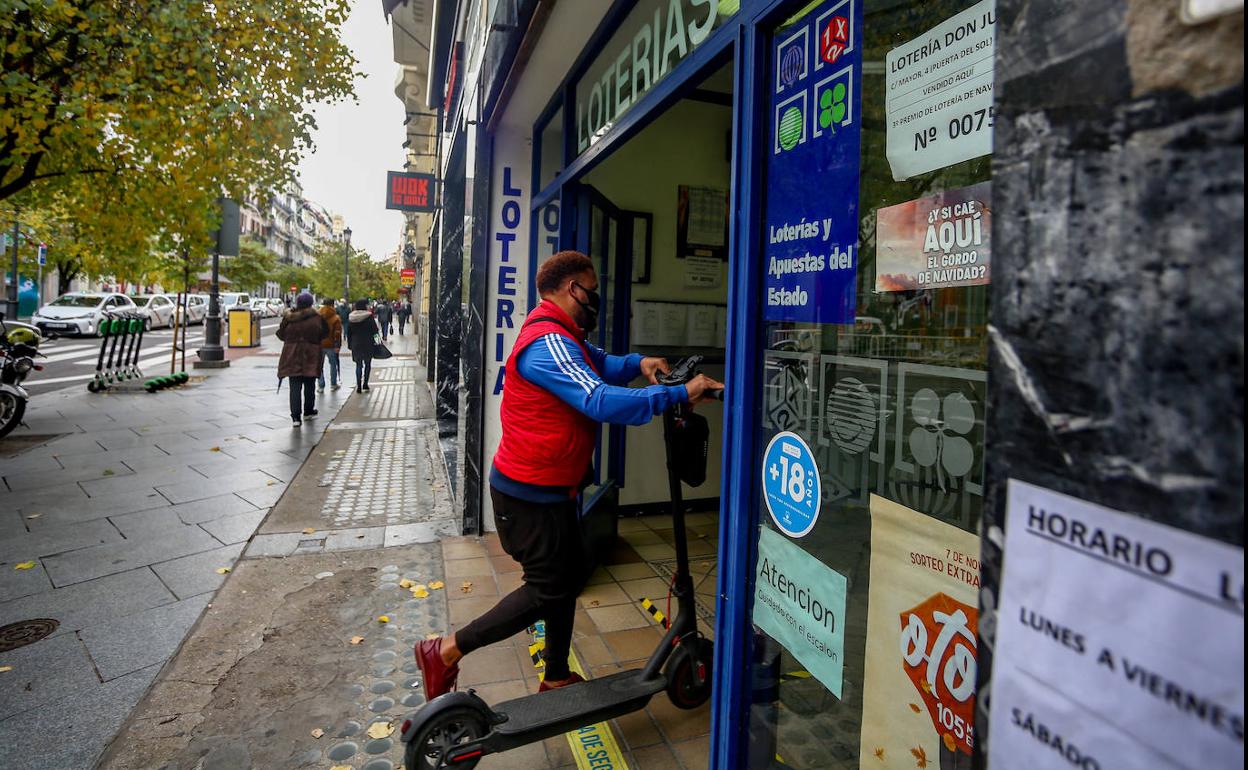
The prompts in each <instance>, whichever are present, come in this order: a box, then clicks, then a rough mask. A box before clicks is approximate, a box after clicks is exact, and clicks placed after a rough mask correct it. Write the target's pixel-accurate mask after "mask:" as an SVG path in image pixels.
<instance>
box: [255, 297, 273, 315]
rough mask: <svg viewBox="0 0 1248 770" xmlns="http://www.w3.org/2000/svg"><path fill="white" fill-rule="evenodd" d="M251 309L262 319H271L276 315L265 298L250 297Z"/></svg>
mask: <svg viewBox="0 0 1248 770" xmlns="http://www.w3.org/2000/svg"><path fill="white" fill-rule="evenodd" d="M251 309H252V310H254V311H256V312H257V313H259V314H260V316H261V317H262V318H273V317H275V316H276V315H277V311H276V310H274V308H273V305H272V304H271V303H270V301H269V299H268V298H267V297H252V298H251Z"/></svg>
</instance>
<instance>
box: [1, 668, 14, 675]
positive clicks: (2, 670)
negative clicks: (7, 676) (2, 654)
mask: <svg viewBox="0 0 1248 770" xmlns="http://www.w3.org/2000/svg"><path fill="white" fill-rule="evenodd" d="M12 670H13V667H12V666H0V674H3V673H4V672H6V671H12Z"/></svg>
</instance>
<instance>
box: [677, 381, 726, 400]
mask: <svg viewBox="0 0 1248 770" xmlns="http://www.w3.org/2000/svg"><path fill="white" fill-rule="evenodd" d="M685 390H687V391H688V392H689V403H691V404H700V403H702V402H704V401H714V400H717V399H718V398H719V393H721V392H722V391H723V390H724V383H722V382H719V381H718V380H712V379H711V378H710V377H707V376H706V375H705V374H699V375H697V376H696V377H694V378H693V379H692V380H689V382H687V383H685Z"/></svg>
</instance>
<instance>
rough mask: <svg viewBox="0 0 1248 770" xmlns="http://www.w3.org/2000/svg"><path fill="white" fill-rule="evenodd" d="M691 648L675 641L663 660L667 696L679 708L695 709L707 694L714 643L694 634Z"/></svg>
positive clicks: (704, 699)
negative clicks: (669, 657)
mask: <svg viewBox="0 0 1248 770" xmlns="http://www.w3.org/2000/svg"><path fill="white" fill-rule="evenodd" d="M694 644H695V645H696V649H695V651H690V649H689V647H688V646H686V645H685V644H683V643H682V644H680V645H677V647H676V649H675V650H674V651H673V652H672V657H671V659H670V660H668V662H667V668H666V670H665V671H664V674H665V675H666V677H667V698H668V700H670V701H671V702H672V705H673V706H675V707H676V708H679V709H696V708H697V707H698V706H701V705H702V704H703V703H706V701H707V700H708V699H709V698H710V697H711V661H713V660H714V659H715V645H714V644H713V643H712V642H711V641H710V640H709V639H703V638H700V637H699V638H698V639H697V640H696V641H695V642H694Z"/></svg>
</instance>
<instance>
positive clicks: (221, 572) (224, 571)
mask: <svg viewBox="0 0 1248 770" xmlns="http://www.w3.org/2000/svg"><path fill="white" fill-rule="evenodd" d="M229 573H230V568H229V567H217V574H218V575H228V574H229Z"/></svg>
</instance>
